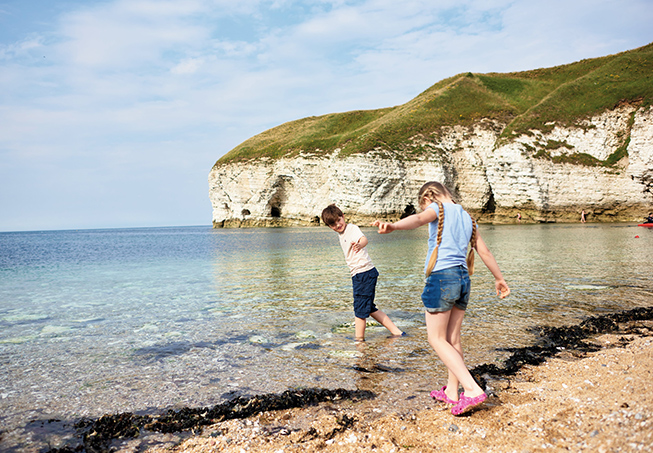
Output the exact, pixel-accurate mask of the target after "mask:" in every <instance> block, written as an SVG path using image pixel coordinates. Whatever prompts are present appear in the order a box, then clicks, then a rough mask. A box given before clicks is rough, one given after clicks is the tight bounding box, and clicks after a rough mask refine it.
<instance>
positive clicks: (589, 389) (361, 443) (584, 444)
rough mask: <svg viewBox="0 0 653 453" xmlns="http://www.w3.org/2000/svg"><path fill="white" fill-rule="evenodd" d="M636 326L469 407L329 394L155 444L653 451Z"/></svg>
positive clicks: (647, 340)
mask: <svg viewBox="0 0 653 453" xmlns="http://www.w3.org/2000/svg"><path fill="white" fill-rule="evenodd" d="M636 327H637V330H636V332H638V333H627V334H621V333H614V334H606V335H600V336H598V337H595V338H592V339H589V340H587V341H588V342H589V343H591V344H592V345H593V346H595V347H596V348H598V350H596V351H595V352H589V353H585V352H582V351H576V350H561V352H560V353H559V354H557V355H556V356H554V357H551V358H550V359H548V360H547V361H546V362H544V363H542V364H541V365H538V366H530V365H527V366H524V367H523V368H522V369H521V370H520V371H519V372H518V373H516V374H515V375H514V376H512V377H510V378H507V379H498V380H493V381H491V382H490V383H489V387H488V393H490V398H489V399H488V400H487V402H486V404H485V405H484V406H482V407H481V408H479V409H478V410H476V411H474V412H472V413H471V414H467V415H465V416H461V417H454V416H453V415H452V414H451V413H450V411H449V407H448V406H446V405H445V404H444V403H438V402H436V401H432V400H430V399H429V398H428V395H427V394H425V395H419V396H418V398H421V399H422V400H423V401H424V409H423V410H420V411H416V412H413V413H385V410H380V409H379V408H377V407H375V402H374V400H370V401H361V402H354V403H352V402H343V403H342V404H322V405H318V406H314V407H308V408H299V409H289V410H285V411H276V412H266V413H262V414H259V415H257V416H255V417H251V418H247V419H243V420H229V421H226V422H223V423H218V424H215V425H212V426H209V427H206V428H204V429H203V430H202V431H201V432H198V433H197V434H196V435H194V436H193V437H191V438H190V439H187V440H185V441H184V442H182V443H181V444H179V445H159V446H157V447H154V448H151V449H149V450H148V452H149V453H181V452H187V453H199V452H210V451H220V452H243V451H252V452H261V453H267V452H270V453H272V452H274V453H278V452H304V453H306V452H338V453H344V452H368V451H369V452H400V451H412V452H415V451H419V452H422V451H424V452H426V451H436V450H442V451H466V452H541V451H548V452H558V451H559V452H562V451H579V452H580V451H587V452H623V451H626V452H631V451H632V452H637V451H650V448H651V445H653V374H652V370H653V336H652V335H653V322H652V321H639V322H637V323H636ZM631 332H633V331H632V329H631ZM161 440H164V439H161ZM123 448H124V449H125V451H127V450H129V445H127V444H124V445H123Z"/></svg>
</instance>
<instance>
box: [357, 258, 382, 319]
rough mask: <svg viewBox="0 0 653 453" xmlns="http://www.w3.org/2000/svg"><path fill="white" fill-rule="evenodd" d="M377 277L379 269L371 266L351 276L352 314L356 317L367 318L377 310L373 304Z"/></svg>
mask: <svg viewBox="0 0 653 453" xmlns="http://www.w3.org/2000/svg"><path fill="white" fill-rule="evenodd" d="M378 277H379V271H377V270H376V268H372V269H370V270H369V271H366V272H361V273H360V274H356V275H354V276H353V277H352V278H351V283H352V286H353V288H354V316H356V317H357V318H361V319H367V318H368V317H369V316H370V314H371V313H374V312H375V311H377V310H378V308H376V305H374V293H375V292H376V280H377V278H378Z"/></svg>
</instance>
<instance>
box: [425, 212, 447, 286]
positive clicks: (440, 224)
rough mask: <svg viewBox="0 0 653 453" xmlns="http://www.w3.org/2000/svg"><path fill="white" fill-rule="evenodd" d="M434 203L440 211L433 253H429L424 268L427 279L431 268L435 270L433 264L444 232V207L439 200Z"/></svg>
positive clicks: (436, 258) (431, 270)
mask: <svg viewBox="0 0 653 453" xmlns="http://www.w3.org/2000/svg"><path fill="white" fill-rule="evenodd" d="M436 203H437V204H438V210H439V211H440V213H439V214H438V236H437V239H436V244H435V248H434V249H433V253H431V258H429V265H428V266H427V268H426V276H427V277H428V276H429V275H431V272H433V268H435V262H436V261H437V260H438V249H439V248H440V244H441V243H442V231H443V230H444V206H443V205H442V202H441V201H439V200H437V201H436Z"/></svg>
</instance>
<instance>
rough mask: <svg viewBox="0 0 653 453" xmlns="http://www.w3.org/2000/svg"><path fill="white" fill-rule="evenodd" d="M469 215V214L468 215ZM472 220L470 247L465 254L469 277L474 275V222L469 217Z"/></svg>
mask: <svg viewBox="0 0 653 453" xmlns="http://www.w3.org/2000/svg"><path fill="white" fill-rule="evenodd" d="M468 214H469V213H468ZM469 217H470V218H471V219H472V237H471V238H469V245H470V246H471V247H470V249H469V253H468V254H467V270H468V272H469V275H473V274H474V250H476V229H477V226H476V221H474V218H473V217H472V216H469Z"/></svg>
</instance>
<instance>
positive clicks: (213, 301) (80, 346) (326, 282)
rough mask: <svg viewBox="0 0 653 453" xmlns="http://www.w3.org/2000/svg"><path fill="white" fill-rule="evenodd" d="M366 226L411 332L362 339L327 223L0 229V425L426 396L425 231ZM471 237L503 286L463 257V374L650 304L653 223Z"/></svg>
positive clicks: (390, 306)
mask: <svg viewBox="0 0 653 453" xmlns="http://www.w3.org/2000/svg"><path fill="white" fill-rule="evenodd" d="M363 230H364V232H365V233H366V235H368V237H369V239H370V244H369V245H368V250H369V253H370V255H371V257H372V259H373V261H374V262H375V264H376V266H377V268H378V270H379V272H380V274H381V275H380V277H379V283H378V286H377V300H376V302H377V305H378V306H379V308H381V309H382V310H384V311H385V312H386V313H388V314H389V315H390V317H391V318H392V319H393V320H394V322H395V323H396V324H397V325H398V326H399V327H400V328H401V329H402V330H404V331H405V332H407V333H408V336H407V337H405V338H401V339H389V338H388V332H387V331H385V329H383V328H381V327H376V326H370V327H368V332H367V342H366V343H365V344H364V345H363V346H361V345H358V346H357V345H356V344H355V343H354V341H353V327H352V321H353V310H352V305H351V301H352V297H351V280H350V277H349V273H348V270H347V268H346V266H345V263H344V259H343V256H342V251H341V249H340V247H339V245H338V242H337V237H336V235H335V233H333V232H332V231H331V230H329V229H327V228H283V229H242V230H213V229H211V228H209V227H184V228H151V229H120V230H86V231H46V232H20V233H0V365H1V368H0V425H2V426H3V429H4V430H5V431H6V432H11V430H12V429H14V428H17V427H18V428H20V427H21V426H24V425H25V424H26V423H27V422H28V421H30V420H35V419H48V418H59V419H65V420H70V421H75V420H76V419H79V418H80V417H99V416H101V415H102V414H104V413H116V412H127V411H130V412H150V413H160V412H162V411H163V410H164V409H167V408H175V407H181V406H191V407H197V406H206V405H214V404H218V403H221V402H223V401H225V400H226V399H228V398H230V397H232V396H235V395H253V394H262V393H270V392H275V393H276V392H281V391H284V390H286V389H288V388H294V387H326V388H338V387H344V388H349V389H354V388H360V389H365V390H372V391H374V392H375V393H377V394H378V395H379V397H378V398H377V400H376V401H377V404H378V405H379V406H380V407H381V408H382V409H383V410H397V409H398V408H399V409H402V408H403V409H405V408H411V407H419V406H420V405H423V404H424V402H425V401H427V400H428V391H429V390H430V389H432V388H434V387H435V386H436V385H441V384H442V383H443V379H444V376H445V371H444V369H443V368H442V365H441V364H440V363H439V362H438V361H437V359H436V357H435V355H434V353H433V352H432V351H431V350H430V348H429V346H428V343H427V341H426V332H425V328H424V314H423V310H422V305H421V301H420V294H421V291H422V286H423V276H422V272H423V265H424V264H423V260H424V256H425V253H426V234H427V232H426V229H425V228H424V229H421V230H417V231H409V232H396V233H393V234H391V235H384V236H381V235H378V234H377V233H376V232H375V231H374V230H373V229H366V228H363ZM481 234H482V236H483V238H484V239H485V241H486V242H487V244H488V245H489V247H490V249H491V250H492V252H493V253H494V255H495V257H496V258H497V260H498V262H499V264H500V266H501V268H502V270H503V273H504V275H505V277H506V280H507V281H508V283H509V285H510V286H511V289H512V294H511V296H510V297H509V298H507V299H505V300H499V299H498V298H497V297H496V296H495V295H494V282H493V279H492V276H491V274H490V273H489V272H488V271H487V269H486V268H485V267H484V266H483V264H482V262H481V260H480V259H478V257H477V266H476V268H477V272H476V274H475V275H474V276H473V277H472V284H473V289H472V299H471V302H470V306H469V309H468V311H467V315H466V318H465V322H464V325H463V335H464V337H463V342H464V343H463V345H464V347H465V349H466V351H465V352H466V360H467V362H468V365H469V366H470V367H472V366H475V365H478V364H482V363H493V362H497V363H499V362H500V361H501V360H502V359H504V358H505V357H506V356H507V354H508V353H507V352H505V351H504V349H505V348H510V347H518V346H523V345H527V344H531V343H532V342H533V341H534V339H535V337H534V334H533V333H532V331H531V329H530V328H531V327H533V326H536V325H555V326H559V325H569V324H575V323H577V322H579V321H580V320H582V319H583V318H585V317H587V316H589V315H596V314H605V313H611V312H616V311H621V310H627V309H631V308H634V307H639V306H650V305H651V304H652V302H653V298H652V295H653V283H652V282H651V279H650V276H651V275H652V274H653V262H652V260H651V259H650V251H651V250H653V230H649V229H645V228H640V227H636V226H633V225H587V224H586V225H514V226H486V225H482V226H481ZM636 236H639V237H638V238H637V237H636ZM379 370H380V371H379ZM368 371H376V372H368ZM416 396H418V397H416ZM16 432H18V431H16ZM14 434H15V433H14ZM6 438H11V436H5V439H6Z"/></svg>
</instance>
